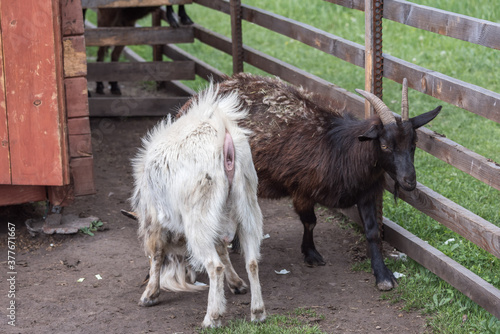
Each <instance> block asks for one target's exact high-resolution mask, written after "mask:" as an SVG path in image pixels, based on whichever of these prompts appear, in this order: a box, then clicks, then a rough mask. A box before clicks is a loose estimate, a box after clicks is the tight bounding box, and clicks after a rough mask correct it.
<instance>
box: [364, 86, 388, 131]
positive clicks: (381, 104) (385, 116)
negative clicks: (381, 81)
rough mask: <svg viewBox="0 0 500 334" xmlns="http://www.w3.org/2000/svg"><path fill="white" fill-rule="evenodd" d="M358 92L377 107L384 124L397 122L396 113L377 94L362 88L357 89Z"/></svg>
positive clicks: (376, 109) (376, 110)
mask: <svg viewBox="0 0 500 334" xmlns="http://www.w3.org/2000/svg"><path fill="white" fill-rule="evenodd" d="M356 92H357V93H358V94H360V95H363V97H364V98H365V99H367V100H368V102H370V103H371V105H372V106H373V108H374V109H375V112H376V113H377V114H378V115H379V116H380V119H381V120H382V124H384V125H388V124H391V123H396V117H394V115H393V114H392V111H391V109H389V107H388V106H386V105H385V103H384V102H383V101H382V100H381V99H379V98H378V97H377V96H376V95H375V94H372V93H369V92H366V91H364V90H361V89H356Z"/></svg>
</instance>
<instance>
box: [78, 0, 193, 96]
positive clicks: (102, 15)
mask: <svg viewBox="0 0 500 334" xmlns="http://www.w3.org/2000/svg"><path fill="white" fill-rule="evenodd" d="M158 8H160V7H158V6H153V7H123V8H100V9H99V10H98V11H97V26H98V27H99V28H105V27H133V26H135V23H136V22H137V21H138V20H140V19H142V18H143V17H145V16H147V15H149V14H151V13H153V12H154V11H155V10H157V9H158ZM178 12H179V15H176V14H175V12H174V10H173V7H172V6H167V11H166V16H165V17H164V19H166V21H167V22H168V23H169V25H170V26H171V27H172V28H178V27H179V26H180V25H181V24H182V25H191V24H193V21H192V20H191V18H190V17H189V16H188V15H187V13H186V9H185V8H184V5H179V10H178ZM83 14H84V17H85V11H84V13H83ZM108 48H109V47H108V46H101V47H99V50H98V51H97V61H98V62H102V61H104V57H105V56H106V52H107V50H108ZM124 48H125V45H116V46H115V47H114V48H113V51H112V53H111V61H112V62H117V61H118V60H119V59H120V55H121V53H122V51H123V49H124ZM109 84H110V86H111V87H110V92H111V93H112V94H114V95H121V90H120V87H119V86H118V82H116V81H110V82H109ZM95 91H96V93H97V94H104V84H103V83H102V82H100V81H99V82H97V83H96V89H95Z"/></svg>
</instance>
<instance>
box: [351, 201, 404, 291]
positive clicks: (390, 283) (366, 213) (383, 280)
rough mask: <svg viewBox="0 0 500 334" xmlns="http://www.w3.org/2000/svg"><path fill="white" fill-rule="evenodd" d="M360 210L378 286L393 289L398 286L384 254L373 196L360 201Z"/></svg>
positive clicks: (380, 288)
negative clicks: (387, 265) (385, 261)
mask: <svg viewBox="0 0 500 334" xmlns="http://www.w3.org/2000/svg"><path fill="white" fill-rule="evenodd" d="M358 212H359V215H360V216H361V219H362V221H363V225H364V228H365V235H366V241H367V242H368V250H369V252H370V259H371V266H372V270H373V275H374V276H375V282H376V285H377V288H378V289H379V290H382V291H387V290H391V289H392V288H394V287H395V286H397V281H396V278H395V277H394V275H393V273H392V271H390V270H389V269H388V268H387V267H386V265H385V263H384V258H383V256H382V252H381V249H382V239H381V238H380V233H379V228H378V222H377V207H376V201H375V200H374V199H372V198H366V199H362V200H360V201H359V202H358Z"/></svg>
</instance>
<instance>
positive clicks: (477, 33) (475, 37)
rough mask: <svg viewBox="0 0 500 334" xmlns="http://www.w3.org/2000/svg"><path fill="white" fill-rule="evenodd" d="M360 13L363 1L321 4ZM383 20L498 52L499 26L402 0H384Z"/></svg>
mask: <svg viewBox="0 0 500 334" xmlns="http://www.w3.org/2000/svg"><path fill="white" fill-rule="evenodd" d="M325 1H328V2H331V3H335V4H337V5H341V6H344V7H348V8H353V9H357V10H361V11H363V10H364V0H325ZM384 18H385V19H388V20H391V21H395V22H399V23H402V24H406V25H408V26H411V27H415V28H418V29H422V30H427V31H431V32H434V33H437V34H441V35H445V36H449V37H452V38H456V39H460V40H463V41H467V42H471V43H474V44H478V45H483V46H486V47H489V48H493V49H497V50H500V24H499V23H494V22H490V21H486V20H481V19H477V18H474V17H470V16H466V15H461V14H456V13H452V12H448V11H445V10H441V9H437V8H432V7H427V6H423V5H418V4H415V3H412V2H409V1H404V0H385V1H384Z"/></svg>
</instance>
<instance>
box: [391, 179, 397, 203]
mask: <svg viewBox="0 0 500 334" xmlns="http://www.w3.org/2000/svg"><path fill="white" fill-rule="evenodd" d="M392 193H393V194H394V204H396V205H397V204H398V197H399V183H397V182H394V191H393V192H392Z"/></svg>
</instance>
